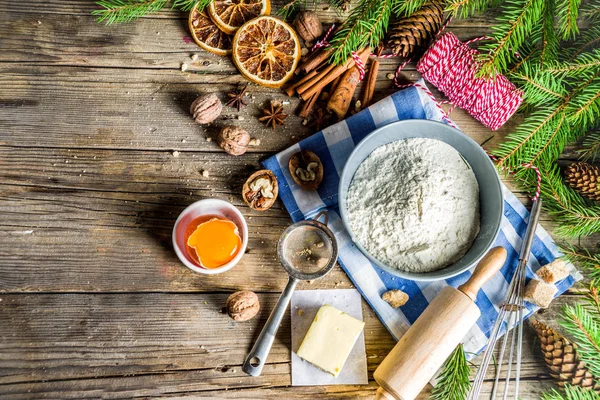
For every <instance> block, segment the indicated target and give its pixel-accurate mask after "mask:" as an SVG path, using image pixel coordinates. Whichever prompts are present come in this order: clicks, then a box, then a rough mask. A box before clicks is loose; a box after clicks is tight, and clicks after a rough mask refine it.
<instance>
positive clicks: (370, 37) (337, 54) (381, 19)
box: [330, 0, 392, 64]
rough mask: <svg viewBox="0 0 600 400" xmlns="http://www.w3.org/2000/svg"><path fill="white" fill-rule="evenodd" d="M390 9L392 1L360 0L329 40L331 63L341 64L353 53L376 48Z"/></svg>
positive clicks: (384, 28) (383, 31)
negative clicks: (366, 47) (331, 52)
mask: <svg viewBox="0 0 600 400" xmlns="http://www.w3.org/2000/svg"><path fill="white" fill-rule="evenodd" d="M391 9H392V0H362V1H361V2H360V3H359V4H358V5H357V6H356V7H355V8H354V9H353V10H352V12H351V13H350V15H349V16H348V18H347V19H346V21H345V22H344V24H343V25H342V27H341V28H340V30H339V31H338V32H337V33H336V34H335V36H334V37H333V39H332V40H331V42H330V43H331V46H333V48H334V51H333V54H332V55H331V61H332V62H333V63H334V64H341V63H343V62H345V61H346V60H347V59H348V57H350V56H351V54H352V52H353V51H357V50H359V49H362V48H363V47H365V46H371V47H372V48H375V47H377V45H378V44H379V42H380V41H381V39H382V38H383V35H384V34H385V31H386V30H387V26H388V22H389V19H390V14H391Z"/></svg>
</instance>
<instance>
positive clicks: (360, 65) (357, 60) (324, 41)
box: [310, 24, 365, 81]
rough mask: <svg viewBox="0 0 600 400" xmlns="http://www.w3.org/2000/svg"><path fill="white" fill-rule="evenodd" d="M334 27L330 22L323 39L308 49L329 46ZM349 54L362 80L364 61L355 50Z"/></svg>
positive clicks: (313, 49)
mask: <svg viewBox="0 0 600 400" xmlns="http://www.w3.org/2000/svg"><path fill="white" fill-rule="evenodd" d="M334 28H335V24H332V25H331V27H329V29H328V30H327V32H326V33H325V36H323V39H321V40H319V41H317V43H315V44H314V45H313V47H311V49H310V50H311V51H315V50H318V49H320V48H323V47H329V46H330V44H329V42H328V40H329V36H331V33H332V32H333V29H334ZM351 55H352V59H353V60H354V63H355V64H356V68H357V69H358V72H359V79H360V80H361V81H362V80H363V79H364V77H365V63H363V62H362V60H361V59H360V57H359V56H358V53H356V52H355V51H353V52H352V53H351Z"/></svg>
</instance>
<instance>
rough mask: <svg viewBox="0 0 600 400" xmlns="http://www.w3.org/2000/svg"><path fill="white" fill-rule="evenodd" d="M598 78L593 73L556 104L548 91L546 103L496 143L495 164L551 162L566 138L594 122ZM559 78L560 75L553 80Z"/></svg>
mask: <svg viewBox="0 0 600 400" xmlns="http://www.w3.org/2000/svg"><path fill="white" fill-rule="evenodd" d="M598 74H599V75H600V70H599V71H598ZM599 79H600V78H598V77H596V76H593V77H592V78H590V79H588V80H587V81H585V82H583V83H582V84H580V85H579V86H576V87H575V88H573V89H571V91H570V92H569V94H568V95H566V96H565V97H564V100H562V102H561V103H560V104H556V103H555V102H553V101H552V100H553V98H552V96H550V95H548V96H547V98H548V102H549V103H548V104H547V105H544V104H540V105H539V106H538V107H537V109H536V111H534V112H533V113H531V114H530V115H529V116H527V117H526V118H525V120H524V121H523V123H522V124H521V125H519V126H518V127H517V128H516V130H515V131H514V132H513V133H511V134H509V135H508V137H507V139H506V141H505V142H504V143H502V144H501V145H500V146H499V148H498V150H497V152H496V155H497V156H498V157H499V158H500V160H499V164H500V165H501V166H504V167H507V168H509V169H515V168H516V167H518V166H519V165H521V164H523V163H532V162H534V161H536V160H538V159H541V161H544V162H548V163H551V162H554V161H555V160H556V158H557V157H558V155H560V153H561V152H562V151H563V149H564V147H565V146H566V144H567V143H568V142H571V141H574V140H575V139H577V138H578V137H579V136H580V135H582V134H583V133H584V132H586V131H587V130H588V129H589V128H591V127H593V125H594V124H595V123H597V122H598V121H597V119H598V118H600V115H599V112H600V81H599ZM562 81H564V79H563V80H557V81H556V82H562ZM530 93H532V91H530ZM540 99H541V98H540ZM538 102H541V100H538Z"/></svg>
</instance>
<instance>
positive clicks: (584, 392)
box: [542, 385, 600, 400]
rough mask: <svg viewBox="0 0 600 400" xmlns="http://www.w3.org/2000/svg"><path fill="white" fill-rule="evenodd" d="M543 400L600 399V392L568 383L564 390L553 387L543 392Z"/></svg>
mask: <svg viewBox="0 0 600 400" xmlns="http://www.w3.org/2000/svg"><path fill="white" fill-rule="evenodd" d="M542 400H600V394H598V393H596V392H595V391H594V390H593V389H592V388H588V389H584V388H582V387H581V386H571V385H566V386H565V387H564V390H563V391H562V392H559V391H558V390H556V389H552V391H551V392H549V393H542Z"/></svg>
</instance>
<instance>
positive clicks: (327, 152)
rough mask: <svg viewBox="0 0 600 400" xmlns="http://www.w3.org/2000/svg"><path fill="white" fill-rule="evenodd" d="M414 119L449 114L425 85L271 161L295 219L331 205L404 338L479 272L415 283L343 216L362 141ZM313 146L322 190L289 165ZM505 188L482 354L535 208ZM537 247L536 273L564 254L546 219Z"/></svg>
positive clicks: (478, 338) (356, 274)
mask: <svg viewBox="0 0 600 400" xmlns="http://www.w3.org/2000/svg"><path fill="white" fill-rule="evenodd" d="M421 83H422V84H424V83H423V82H421ZM413 118H421V119H431V120H436V121H441V120H442V114H441V112H440V111H439V110H438V109H437V107H436V106H435V103H434V102H433V100H432V99H431V98H430V97H429V96H428V95H427V94H426V93H425V92H424V91H422V90H421V89H419V88H417V87H410V88H407V89H404V90H401V91H398V92H396V93H395V94H393V95H392V96H389V97H387V98H385V99H383V100H381V101H380V102H378V103H377V104H374V105H372V106H371V107H369V108H368V109H365V110H363V111H361V112H359V113H358V114H356V115H353V116H352V117H350V118H348V119H346V120H345V121H341V122H339V123H337V124H335V125H332V126H330V127H328V128H326V129H324V130H323V131H321V132H317V133H316V134H314V135H312V136H310V137H308V138H306V139H304V140H303V141H301V142H300V143H298V144H295V145H294V146H292V147H290V148H288V149H287V150H284V151H282V152H281V153H279V154H277V155H275V156H273V157H271V158H269V159H267V160H265V161H264V162H263V165H264V166H265V168H268V169H270V170H271V171H273V172H274V173H275V175H276V176H277V180H278V181H279V196H280V197H281V200H282V201H283V203H284V205H285V207H286V208H287V210H288V211H289V213H290V214H291V216H292V219H293V220H294V222H296V221H299V220H302V219H305V218H312V217H314V216H315V215H316V214H317V213H318V212H319V211H321V210H323V209H327V211H328V214H329V228H330V229H331V230H332V231H333V233H334V234H335V236H336V238H337V241H338V246H339V262H340V265H341V266H342V268H343V269H344V270H345V271H346V273H347V274H348V276H349V277H350V279H351V280H352V282H354V285H355V286H356V287H357V288H358V290H359V291H360V292H361V293H362V295H363V297H364V298H365V300H366V301H367V302H368V303H369V304H370V305H371V307H372V308H373V310H375V313H377V315H378V316H379V318H380V319H381V321H382V322H383V324H384V325H385V326H386V327H387V329H388V330H389V331H390V332H391V334H392V335H393V336H394V337H395V338H396V339H398V338H400V337H401V336H402V334H403V333H404V332H405V331H406V329H408V327H409V326H410V325H411V324H412V323H413V322H414V321H415V320H416V319H417V318H418V317H419V315H421V313H422V312H423V310H425V308H426V307H427V306H428V305H429V302H430V301H431V300H433V298H434V297H435V296H436V295H437V294H438V292H439V291H440V290H441V289H442V287H444V286H445V285H452V286H454V287H457V286H459V285H460V284H461V283H463V282H465V281H466V280H467V279H468V277H469V276H470V275H471V272H469V271H467V272H464V273H463V274H461V275H459V276H456V277H454V278H451V279H446V280H445V281H444V280H442V281H436V282H414V281H410V280H405V279H401V278H398V277H395V276H394V275H391V274H389V273H387V272H385V271H383V270H381V269H380V268H378V267H376V266H375V265H373V264H372V263H371V262H370V261H369V260H368V259H367V258H366V257H365V256H364V255H363V254H362V253H361V252H360V251H359V250H358V249H357V248H356V246H354V244H353V243H352V241H351V240H350V237H349V235H348V232H347V231H346V230H345V228H344V226H343V224H342V221H341V219H340V217H339V210H338V182H339V176H340V174H341V173H342V169H343V168H344V164H345V163H346V160H347V159H348V157H349V155H350V153H351V152H352V150H353V149H354V146H356V144H358V142H360V141H361V140H362V139H363V138H364V137H365V136H367V135H368V134H369V133H371V132H372V131H373V130H375V129H376V128H378V127H380V126H383V125H386V124H389V123H390V122H393V121H398V120H403V119H413ZM305 149H306V150H312V151H313V152H315V153H316V154H317V155H318V156H319V158H320V159H321V161H322V162H323V166H324V173H325V175H324V177H323V183H322V184H321V186H320V187H319V189H318V190H317V191H306V190H302V189H301V188H300V187H299V186H297V185H296V184H295V183H294V181H293V179H292V177H291V176H290V174H289V171H288V167H287V165H288V161H289V158H290V156H291V155H292V154H294V153H296V152H297V151H300V150H305ZM503 192H504V217H503V218H502V225H501V231H500V233H499V235H498V239H497V240H496V244H495V245H500V246H503V247H504V248H505V249H506V250H507V251H508V260H507V262H506V263H505V265H504V267H503V269H502V273H501V274H496V276H494V277H493V278H492V279H491V280H490V281H489V282H487V283H486V284H485V285H484V286H483V289H482V290H481V291H480V293H479V295H478V296H477V306H478V307H479V309H480V310H481V317H480V318H479V320H478V321H477V324H476V325H475V326H474V327H473V329H471V331H470V332H469V333H468V335H467V336H466V337H465V339H464V345H465V351H467V352H470V353H475V354H476V353H479V352H481V351H482V350H483V349H484V347H485V345H486V343H487V339H488V337H489V334H490V331H491V329H492V327H493V325H494V321H495V320H496V316H497V315H498V306H499V304H501V302H502V300H503V299H504V296H505V293H506V290H507V289H508V285H509V282H510V279H511V277H512V274H513V272H514V270H515V268H516V266H517V263H518V258H519V249H520V248H521V240H522V237H523V236H524V235H525V230H526V227H527V219H528V214H529V212H528V211H527V209H526V208H525V207H524V206H523V204H521V202H520V201H519V200H518V199H517V197H516V196H515V195H514V194H513V193H512V192H510V191H509V190H508V189H507V188H506V187H503ZM532 253H533V257H531V258H530V262H529V265H528V267H529V268H528V271H527V275H528V277H529V278H531V277H533V273H534V271H536V270H537V269H538V268H540V266H541V265H544V264H546V263H548V262H550V261H552V260H554V259H555V258H556V257H558V256H560V253H559V251H558V249H557V248H556V245H555V244H554V241H553V240H552V238H551V237H550V236H549V235H548V233H547V232H546V231H545V230H544V229H543V228H542V227H541V226H538V228H537V231H536V238H535V240H534V242H533V247H532ZM569 268H570V269H571V275H570V276H569V277H567V278H566V279H564V280H562V281H560V282H558V283H557V285H556V286H557V288H558V294H561V293H563V292H565V291H566V290H567V289H568V288H569V287H571V286H572V285H573V283H575V282H576V281H577V280H579V279H581V275H580V274H579V272H578V271H577V270H576V269H575V267H574V266H573V265H572V264H569ZM391 289H400V290H402V291H404V292H406V293H408V295H409V296H410V301H409V302H408V303H407V304H406V305H405V306H402V307H400V308H399V309H393V308H392V307H391V306H390V305H389V304H388V303H386V302H384V301H383V300H381V294H382V293H383V292H385V291H387V290H391ZM527 310H528V312H527V316H528V317H529V316H530V315H531V314H532V313H533V312H534V311H535V310H536V307H534V306H533V305H531V304H528V305H527Z"/></svg>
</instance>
